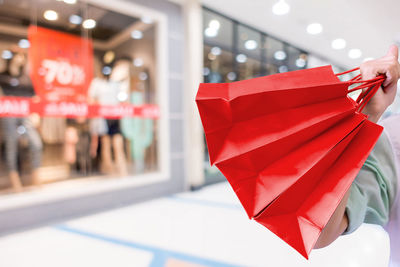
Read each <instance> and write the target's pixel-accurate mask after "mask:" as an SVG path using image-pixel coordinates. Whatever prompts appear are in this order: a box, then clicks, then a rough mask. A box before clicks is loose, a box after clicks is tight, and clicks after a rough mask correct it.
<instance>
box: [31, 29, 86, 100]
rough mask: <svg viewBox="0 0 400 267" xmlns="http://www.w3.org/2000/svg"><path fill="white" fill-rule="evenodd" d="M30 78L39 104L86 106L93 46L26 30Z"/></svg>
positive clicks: (75, 38) (72, 37)
mask: <svg viewBox="0 0 400 267" xmlns="http://www.w3.org/2000/svg"><path fill="white" fill-rule="evenodd" d="M28 38H29V42H30V48H29V63H30V70H31V71H30V75H31V79H32V83H33V86H34V88H35V92H36V94H37V95H38V96H39V97H40V99H41V100H43V101H49V102H60V101H72V102H86V100H87V91H88V88H89V85H90V82H91V80H92V77H93V45H92V41H91V40H89V39H85V38H81V37H79V36H75V35H71V34H66V33H62V32H58V31H54V30H49V29H46V28H42V27H37V26H32V25H31V26H30V27H29V29H28Z"/></svg>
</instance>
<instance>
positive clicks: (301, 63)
mask: <svg viewBox="0 0 400 267" xmlns="http://www.w3.org/2000/svg"><path fill="white" fill-rule="evenodd" d="M296 66H297V67H299V68H304V67H305V66H306V61H305V60H304V59H302V58H298V59H296Z"/></svg>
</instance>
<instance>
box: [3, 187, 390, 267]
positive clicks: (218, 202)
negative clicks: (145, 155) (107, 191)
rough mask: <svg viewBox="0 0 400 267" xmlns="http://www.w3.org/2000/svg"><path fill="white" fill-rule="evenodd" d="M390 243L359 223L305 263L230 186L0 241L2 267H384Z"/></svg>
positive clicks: (376, 229) (377, 231) (377, 230)
mask: <svg viewBox="0 0 400 267" xmlns="http://www.w3.org/2000/svg"><path fill="white" fill-rule="evenodd" d="M388 257H389V239H388V236H387V235H386V233H385V232H384V231H383V230H382V228H380V227H375V226H372V225H363V226H362V227H361V228H360V229H359V230H357V231H356V232H355V233H353V234H351V235H349V236H346V237H341V238H340V239H338V240H337V241H336V242H335V243H333V244H332V245H331V246H329V247H328V248H326V249H322V250H315V251H313V252H312V254H311V257H310V260H309V261H307V260H305V259H304V258H303V257H302V256H300V255H299V254H298V253H297V252H295V251H294V250H293V249H292V248H290V247H289V246H288V245H286V244H285V243H284V242H283V241H281V240H280V239H279V238H277V237H276V236H275V235H273V234H272V233H271V232H269V231H268V230H267V229H266V228H264V227H262V226H261V225H259V224H257V223H256V222H254V221H250V220H249V219H248V218H247V216H246V214H245V212H244V210H243V209H242V208H241V207H240V205H239V203H238V200H237V198H236V197H235V195H234V194H233V192H232V190H231V189H230V188H229V186H228V184H226V183H223V184H218V185H214V186H210V187H207V188H205V189H203V190H200V191H197V192H194V193H184V194H180V195H175V196H171V197H167V198H161V199H157V200H153V201H150V202H146V203H142V204H138V205H132V206H129V207H125V208H121V209H117V210H112V211H109V212H104V213H101V214H97V215H93V216H88V217H83V218H79V219H76V220H73V221H67V222H65V223H63V224H61V225H54V226H49V227H44V228H40V229H35V230H31V231H28V232H23V233H18V234H14V235H10V236H6V237H3V238H1V239H0V266H1V267H26V266H29V267H30V266H34V267H36V266H40V267H47V266H48V267H50V266H51V267H53V266H57V267H64V266H68V267H70V266H74V267H75V266H78V267H80V266H95V267H103V266H113V267H114V266H117V267H124V266H130V267H132V266H133V267H141V266H143V267H146V266H150V267H162V266H167V267H203V266H221V267H228V266H261V267H264V266H265V267H267V266H273V267H275V266H277V267H280V266H282V267H286V266H288V267H289V266H290V267H291V266H296V267H298V266H300V267H301V266H312V267H330V266H332V267H333V266H340V267H358V266H359V267H381V266H382V267H384V266H387V262H388Z"/></svg>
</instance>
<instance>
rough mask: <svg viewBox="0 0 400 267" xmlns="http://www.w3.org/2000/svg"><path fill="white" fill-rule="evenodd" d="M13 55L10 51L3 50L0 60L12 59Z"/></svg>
mask: <svg viewBox="0 0 400 267" xmlns="http://www.w3.org/2000/svg"><path fill="white" fill-rule="evenodd" d="M12 57H13V53H12V52H11V51H10V50H3V52H2V53H1V58H2V59H12Z"/></svg>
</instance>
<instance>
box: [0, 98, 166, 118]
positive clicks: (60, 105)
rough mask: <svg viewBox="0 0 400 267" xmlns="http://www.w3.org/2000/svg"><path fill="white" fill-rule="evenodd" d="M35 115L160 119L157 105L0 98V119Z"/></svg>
mask: <svg viewBox="0 0 400 267" xmlns="http://www.w3.org/2000/svg"><path fill="white" fill-rule="evenodd" d="M32 113H36V114H39V115H40V116H42V117H67V118H78V117H86V118H97V117H103V118H107V119H120V118H124V117H137V118H152V119H158V118H159V117H160V110H159V108H158V106H157V105H149V104H143V105H132V104H120V105H114V106H107V105H104V106H103V105H89V104H87V103H83V102H67V101H61V102H46V101H37V99H32V98H29V97H0V117H26V116H28V115H29V114H32Z"/></svg>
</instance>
